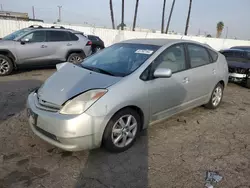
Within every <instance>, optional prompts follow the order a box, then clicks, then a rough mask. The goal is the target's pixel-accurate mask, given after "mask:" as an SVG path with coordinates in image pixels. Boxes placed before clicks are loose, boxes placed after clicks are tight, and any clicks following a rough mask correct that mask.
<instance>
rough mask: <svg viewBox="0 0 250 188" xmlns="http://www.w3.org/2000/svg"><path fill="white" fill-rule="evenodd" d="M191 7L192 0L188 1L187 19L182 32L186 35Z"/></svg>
mask: <svg viewBox="0 0 250 188" xmlns="http://www.w3.org/2000/svg"><path fill="white" fill-rule="evenodd" d="M191 9H192V0H190V1H189V9H188V16H187V21H186V28H185V33H184V34H185V35H187V33H188V27H189V20H190V14H191Z"/></svg>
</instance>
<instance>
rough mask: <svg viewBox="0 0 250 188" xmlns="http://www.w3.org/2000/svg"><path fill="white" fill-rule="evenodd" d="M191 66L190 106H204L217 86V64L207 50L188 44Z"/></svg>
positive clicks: (189, 71)
mask: <svg viewBox="0 0 250 188" xmlns="http://www.w3.org/2000/svg"><path fill="white" fill-rule="evenodd" d="M186 49H187V52H188V59H189V66H190V69H189V70H188V77H189V91H190V92H189V95H188V99H187V100H188V101H189V103H190V106H198V105H201V104H204V102H206V101H207V100H208V99H209V98H210V95H211V92H212V90H213V88H214V87H215V85H216V84H217V80H218V79H217V64H216V62H214V60H213V59H212V57H211V55H210V53H209V51H208V49H207V48H205V47H203V46H201V45H197V44H186Z"/></svg>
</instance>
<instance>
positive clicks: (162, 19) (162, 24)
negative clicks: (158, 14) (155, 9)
mask: <svg viewBox="0 0 250 188" xmlns="http://www.w3.org/2000/svg"><path fill="white" fill-rule="evenodd" d="M165 8H166V0H163V7H162V18H161V33H164V22H165Z"/></svg>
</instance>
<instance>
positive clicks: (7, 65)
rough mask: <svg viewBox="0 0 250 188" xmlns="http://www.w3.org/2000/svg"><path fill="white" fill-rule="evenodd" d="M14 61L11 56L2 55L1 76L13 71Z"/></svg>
mask: <svg viewBox="0 0 250 188" xmlns="http://www.w3.org/2000/svg"><path fill="white" fill-rule="evenodd" d="M13 68H14V67H13V63H12V61H11V59H10V58H8V57H7V56H4V55H0V76H6V75H9V74H10V73H11V72H12V71H13Z"/></svg>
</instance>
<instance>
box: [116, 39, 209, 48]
mask: <svg viewBox="0 0 250 188" xmlns="http://www.w3.org/2000/svg"><path fill="white" fill-rule="evenodd" d="M180 42H188V43H193V44H199V45H202V46H205V47H208V48H211V47H210V46H209V45H206V44H202V43H199V42H195V41H191V40H184V39H166V38H158V39H156V38H147V39H130V40H125V41H122V42H121V43H131V44H148V45H155V46H164V45H166V44H174V43H180Z"/></svg>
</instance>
